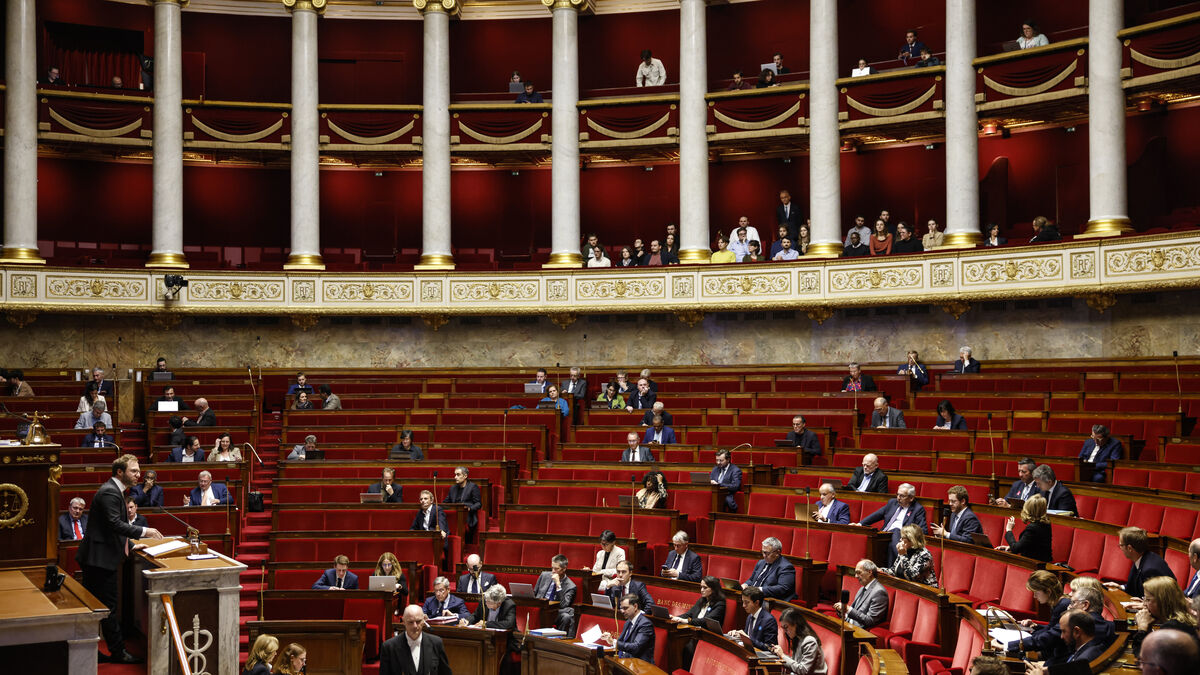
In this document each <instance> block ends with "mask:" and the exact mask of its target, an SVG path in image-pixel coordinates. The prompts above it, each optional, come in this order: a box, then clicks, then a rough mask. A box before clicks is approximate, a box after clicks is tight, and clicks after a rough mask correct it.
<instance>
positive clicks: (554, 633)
mask: <svg viewBox="0 0 1200 675" xmlns="http://www.w3.org/2000/svg"><path fill="white" fill-rule="evenodd" d="M529 634H530V635H536V636H538V637H545V638H548V637H563V636H565V635H566V634H567V633H566V631H561V630H559V629H557V628H533V629H530V631H529Z"/></svg>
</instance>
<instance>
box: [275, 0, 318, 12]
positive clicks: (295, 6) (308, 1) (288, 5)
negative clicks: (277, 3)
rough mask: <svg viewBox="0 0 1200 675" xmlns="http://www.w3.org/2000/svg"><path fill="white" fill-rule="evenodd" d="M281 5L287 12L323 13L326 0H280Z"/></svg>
mask: <svg viewBox="0 0 1200 675" xmlns="http://www.w3.org/2000/svg"><path fill="white" fill-rule="evenodd" d="M282 2H283V7H284V9H286V10H287V11H289V12H297V11H300V12H305V11H307V12H316V13H317V14H324V13H325V3H326V0H282Z"/></svg>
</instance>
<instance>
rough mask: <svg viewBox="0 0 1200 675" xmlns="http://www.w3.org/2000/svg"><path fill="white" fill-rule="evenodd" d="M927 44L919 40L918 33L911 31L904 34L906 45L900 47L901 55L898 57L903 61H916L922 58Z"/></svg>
mask: <svg viewBox="0 0 1200 675" xmlns="http://www.w3.org/2000/svg"><path fill="white" fill-rule="evenodd" d="M922 49H925V43H924V42H921V41H920V40H918V39H917V31H915V30H910V31H908V32H906V33H905V34H904V44H903V45H901V46H900V54H899V55H897V56H896V58H897V59H899V60H901V61H905V62H908V61H915V60H916V59H919V58H921V50H922Z"/></svg>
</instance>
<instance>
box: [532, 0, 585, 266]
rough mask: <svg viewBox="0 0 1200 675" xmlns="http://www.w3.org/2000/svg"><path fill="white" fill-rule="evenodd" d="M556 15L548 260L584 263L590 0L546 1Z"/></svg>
mask: <svg viewBox="0 0 1200 675" xmlns="http://www.w3.org/2000/svg"><path fill="white" fill-rule="evenodd" d="M542 4H543V5H545V6H546V7H547V8H549V9H550V12H551V15H552V16H553V19H552V20H553V22H554V25H553V27H552V31H553V35H554V38H553V47H552V49H553V55H552V57H551V60H552V62H553V64H554V70H553V76H552V78H551V79H552V82H551V98H550V102H551V105H552V108H551V114H550V134H551V147H550V153H551V166H550V190H551V192H550V221H551V228H552V231H551V236H550V262H548V263H546V264H545V265H544V267H550V268H570V267H581V266H582V265H583V263H584V260H583V255H582V254H581V253H580V251H579V107H578V104H579V12H581V11H591V8H592V3H591V0H542Z"/></svg>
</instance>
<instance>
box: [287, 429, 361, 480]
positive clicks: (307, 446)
mask: <svg viewBox="0 0 1200 675" xmlns="http://www.w3.org/2000/svg"><path fill="white" fill-rule="evenodd" d="M316 449H317V437H316V436H314V435H313V434H309V435H307V436H305V437H304V442H303V443H297V444H296V445H294V446H292V451H291V452H289V453H288V456H287V458H288V461H301V462H302V461H304V460H305V459H307V456H308V451H309V450H316ZM368 492H369V490H368Z"/></svg>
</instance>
